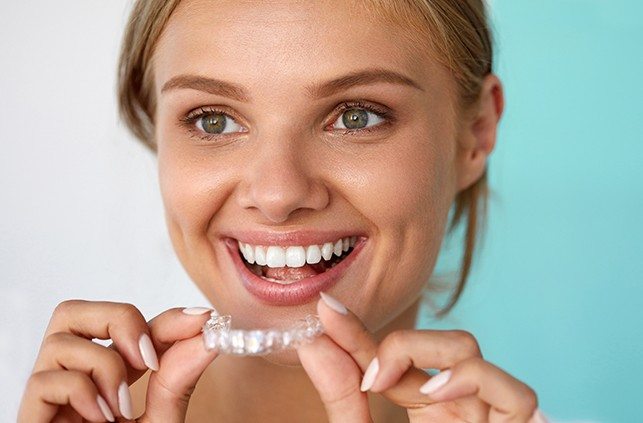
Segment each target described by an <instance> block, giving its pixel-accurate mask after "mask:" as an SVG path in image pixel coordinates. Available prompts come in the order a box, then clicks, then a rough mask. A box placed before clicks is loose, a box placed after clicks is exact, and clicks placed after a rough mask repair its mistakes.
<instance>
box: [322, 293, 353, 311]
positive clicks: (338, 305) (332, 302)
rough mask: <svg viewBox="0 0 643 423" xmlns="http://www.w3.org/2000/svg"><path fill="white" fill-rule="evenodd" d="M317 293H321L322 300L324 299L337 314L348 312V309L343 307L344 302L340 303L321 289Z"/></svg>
mask: <svg viewBox="0 0 643 423" xmlns="http://www.w3.org/2000/svg"><path fill="white" fill-rule="evenodd" d="M319 295H321V298H322V300H324V302H325V303H326V305H327V306H328V307H330V308H332V309H333V310H335V311H336V312H338V313H339V314H348V310H347V309H346V307H344V304H342V303H340V302H339V301H337V300H336V299H335V298H333V297H331V296H330V295H328V294H326V293H325V292H321V291H320V292H319Z"/></svg>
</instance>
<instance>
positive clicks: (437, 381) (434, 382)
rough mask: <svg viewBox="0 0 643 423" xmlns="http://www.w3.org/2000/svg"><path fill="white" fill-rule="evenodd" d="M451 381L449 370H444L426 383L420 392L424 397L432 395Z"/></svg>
mask: <svg viewBox="0 0 643 423" xmlns="http://www.w3.org/2000/svg"><path fill="white" fill-rule="evenodd" d="M449 379H451V370H445V371H443V372H440V373H438V374H437V375H435V376H433V377H432V378H431V379H429V381H428V382H427V383H425V384H424V385H422V386H421V387H420V392H421V393H423V394H424V395H429V394H433V393H435V392H437V391H438V389H440V388H442V387H443V386H444V385H446V384H447V382H448V381H449Z"/></svg>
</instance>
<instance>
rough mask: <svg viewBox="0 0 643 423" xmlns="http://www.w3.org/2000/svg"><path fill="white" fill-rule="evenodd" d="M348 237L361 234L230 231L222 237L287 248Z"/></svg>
mask: <svg viewBox="0 0 643 423" xmlns="http://www.w3.org/2000/svg"><path fill="white" fill-rule="evenodd" d="M350 236H357V237H358V238H359V237H361V236H363V235H362V232H360V231H355V230H334V231H318V230H299V231H291V232H267V231H250V230H243V231H231V232H228V233H226V234H224V237H227V238H233V239H236V240H237V241H239V242H242V243H246V244H251V245H276V246H280V247H288V246H292V245H313V244H319V245H321V244H324V243H326V242H335V241H337V240H339V239H341V238H346V237H350Z"/></svg>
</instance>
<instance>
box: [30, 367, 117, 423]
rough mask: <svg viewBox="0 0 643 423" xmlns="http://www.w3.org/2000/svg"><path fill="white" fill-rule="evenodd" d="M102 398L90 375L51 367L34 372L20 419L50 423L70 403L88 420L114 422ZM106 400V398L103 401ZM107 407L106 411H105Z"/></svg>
mask: <svg viewBox="0 0 643 423" xmlns="http://www.w3.org/2000/svg"><path fill="white" fill-rule="evenodd" d="M101 399H102V397H100V395H99V393H98V389H97V388H96V385H94V383H93V382H92V380H91V379H90V378H89V376H87V375H86V374H84V373H82V372H77V371H70V370H48V371H43V372H37V373H34V374H32V375H31V377H30V378H29V381H28V382H27V387H26V389H25V394H24V397H23V401H22V404H21V405H20V410H19V412H18V422H21V423H22V422H29V423H32V422H33V423H38V422H43V423H44V422H50V421H51V420H52V419H53V418H54V416H56V413H57V412H58V410H59V408H60V407H61V406H64V405H67V404H69V405H70V406H72V407H73V409H74V410H75V411H76V412H77V413H78V414H80V415H81V416H82V417H83V418H84V419H86V420H90V421H94V422H105V421H108V419H111V420H110V421H114V418H113V416H112V415H110V414H109V413H108V412H107V410H105V409H104V408H103V409H101V405H99V402H100V401H101ZM102 401H104V400H102ZM103 410H105V414H103V413H104V411H103Z"/></svg>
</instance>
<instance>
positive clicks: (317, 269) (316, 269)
mask: <svg viewBox="0 0 643 423" xmlns="http://www.w3.org/2000/svg"><path fill="white" fill-rule="evenodd" d="M320 264H321V263H320ZM264 269H265V270H264V275H265V276H266V277H267V278H272V279H276V280H281V281H298V280H300V279H304V278H308V277H311V276H315V275H318V274H320V273H322V272H324V266H323V265H321V266H320V265H311V264H305V265H303V266H302V267H265V268H264Z"/></svg>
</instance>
